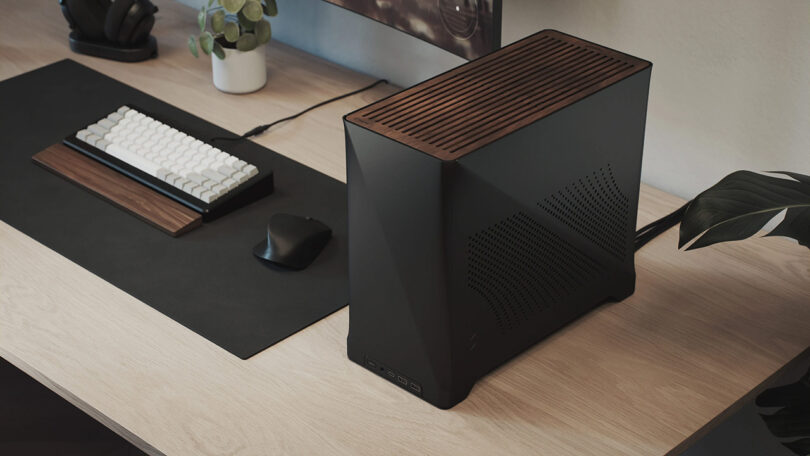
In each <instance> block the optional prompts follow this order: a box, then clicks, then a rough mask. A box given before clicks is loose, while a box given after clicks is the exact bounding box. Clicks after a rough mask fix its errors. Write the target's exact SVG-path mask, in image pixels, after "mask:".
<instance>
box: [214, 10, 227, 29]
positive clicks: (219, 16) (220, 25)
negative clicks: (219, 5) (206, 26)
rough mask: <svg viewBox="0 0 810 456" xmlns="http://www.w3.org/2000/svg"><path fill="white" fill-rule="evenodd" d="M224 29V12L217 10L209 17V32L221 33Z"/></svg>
mask: <svg viewBox="0 0 810 456" xmlns="http://www.w3.org/2000/svg"><path fill="white" fill-rule="evenodd" d="M224 28H225V11H222V10H219V11H217V12H216V13H214V14H212V15H211V30H213V31H214V33H222V30H223V29H224Z"/></svg>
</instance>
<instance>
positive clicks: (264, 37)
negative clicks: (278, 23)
mask: <svg viewBox="0 0 810 456" xmlns="http://www.w3.org/2000/svg"><path fill="white" fill-rule="evenodd" d="M254 33H255V34H256V41H257V42H258V43H259V44H267V43H268V42H270V37H271V36H272V35H273V32H272V29H271V28H270V23H269V22H267V21H266V20H264V19H262V20H260V21H259V22H257V23H256V30H255V32H254Z"/></svg>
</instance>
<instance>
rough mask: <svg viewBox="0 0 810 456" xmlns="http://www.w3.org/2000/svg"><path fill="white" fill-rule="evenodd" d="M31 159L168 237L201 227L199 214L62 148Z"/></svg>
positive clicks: (54, 147) (55, 147)
mask: <svg viewBox="0 0 810 456" xmlns="http://www.w3.org/2000/svg"><path fill="white" fill-rule="evenodd" d="M31 159H32V160H33V161H34V163H36V164H38V165H40V166H42V167H43V168H45V169H47V170H48V171H51V172H53V173H54V174H57V175H59V176H62V177H64V178H65V179H67V180H69V181H71V182H73V183H75V184H77V185H79V186H81V187H84V188H85V189H87V190H89V191H90V192H92V193H94V194H96V195H98V196H100V197H101V198H103V199H105V200H107V201H109V202H111V203H113V204H115V205H116V206H118V207H120V208H121V209H124V210H125V211H127V212H129V213H131V214H132V215H134V216H136V217H138V218H140V219H141V220H144V221H145V222H147V223H149V224H150V225H152V226H154V227H156V228H158V229H160V230H162V231H165V232H166V233H168V234H170V235H171V236H175V237H176V236H180V235H181V234H183V233H186V232H188V231H191V230H193V229H194V228H196V227H198V226H200V225H201V224H202V216H201V215H200V214H199V213H197V212H194V211H193V210H191V209H189V208H187V207H185V206H183V205H182V204H180V203H177V202H175V201H173V200H172V199H170V198H169V197H167V196H164V195H161V194H160V193H158V192H156V191H154V190H152V189H150V188H148V187H146V186H144V185H142V184H140V183H138V182H135V181H134V180H132V179H130V178H128V177H126V176H124V175H123V174H121V173H119V172H117V171H115V170H113V169H110V168H108V167H107V166H104V165H103V164H101V163H99V162H97V161H95V160H93V159H91V158H89V157H86V156H84V155H82V154H81V153H79V152H76V151H75V150H73V149H71V148H69V147H67V146H65V145H64V144H61V143H60V144H54V145H52V146H50V147H48V148H47V149H45V150H43V151H41V152H39V153H37V154H36V155H34V156H33V157H32V158H31Z"/></svg>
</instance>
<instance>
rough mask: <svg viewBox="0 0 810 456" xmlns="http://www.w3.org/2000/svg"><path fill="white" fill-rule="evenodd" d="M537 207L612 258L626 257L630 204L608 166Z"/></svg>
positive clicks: (546, 199)
mask: <svg viewBox="0 0 810 456" xmlns="http://www.w3.org/2000/svg"><path fill="white" fill-rule="evenodd" d="M537 205H538V206H539V207H541V208H542V209H543V210H545V211H546V212H547V213H548V214H549V215H551V216H553V217H554V218H556V219H558V220H560V221H561V222H563V223H564V224H565V225H566V226H568V227H569V228H571V229H572V230H574V231H575V232H577V233H579V234H581V235H582V236H584V237H586V238H587V239H589V240H590V241H591V242H593V243H594V244H596V245H597V246H599V247H601V248H602V249H604V250H606V251H607V252H608V253H610V254H611V255H613V256H614V257H616V258H618V259H624V257H625V255H626V254H627V247H628V246H627V230H628V229H629V225H628V224H629V222H630V220H629V214H630V200H629V199H628V198H627V196H625V195H624V194H623V193H622V191H621V189H619V186H618V185H617V184H616V179H615V177H614V176H613V169H612V168H611V166H610V164H608V165H607V166H606V167H604V168H599V171H594V172H593V173H592V174H590V175H587V176H585V177H584V178H582V179H579V180H577V181H576V182H573V183H572V184H570V185H568V186H567V187H565V188H563V189H562V190H560V191H558V192H557V193H555V194H552V195H551V196H549V197H548V198H545V199H544V200H543V201H541V202H539V203H537Z"/></svg>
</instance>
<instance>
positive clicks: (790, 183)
mask: <svg viewBox="0 0 810 456" xmlns="http://www.w3.org/2000/svg"><path fill="white" fill-rule="evenodd" d="M778 173H779V174H784V175H786V176H788V177H790V178H791V179H780V178H776V177H771V176H765V175H762V174H757V173H752V172H750V171H737V172H734V173H732V174H729V175H728V176H726V177H724V178H723V179H722V180H721V181H720V182H718V183H717V184H715V185H714V186H713V187H711V188H709V189H708V190H706V191H704V192H703V193H701V194H700V195H698V196H697V197H696V198H695V199H694V200H693V201H692V202H691V203H689V206H688V207H687V209H686V212H685V213H684V216H683V221H682V222H681V231H680V240H679V247H683V246H684V245H686V244H687V243H688V242H689V241H691V240H692V239H695V238H697V237H698V236H700V237H699V238H698V239H697V240H696V241H695V242H694V243H693V244H692V245H690V246H689V248H688V250H691V249H697V248H700V247H706V246H708V245H712V244H715V243H718V242H726V241H737V240H741V239H745V238H748V237H751V236H753V235H754V234H756V233H757V232H759V231H760V230H761V229H762V227H763V226H764V225H765V224H766V223H768V222H769V221H770V220H771V219H773V218H774V217H775V216H776V215H777V214H779V213H780V212H782V211H786V212H785V219H784V220H783V221H782V222H781V223H780V224H779V225H778V226H777V227H776V228H774V229H773V230H772V231H771V232H770V233H769V234H768V236H786V237H790V238H793V239H796V240H797V241H799V244H801V245H803V246H805V247H808V248H810V176H805V175H803V174H797V173H790V172H783V171H779V172H778ZM701 234H702V235H701Z"/></svg>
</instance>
